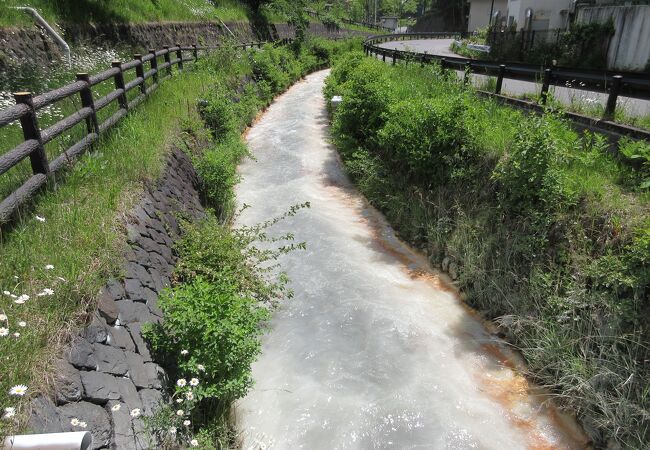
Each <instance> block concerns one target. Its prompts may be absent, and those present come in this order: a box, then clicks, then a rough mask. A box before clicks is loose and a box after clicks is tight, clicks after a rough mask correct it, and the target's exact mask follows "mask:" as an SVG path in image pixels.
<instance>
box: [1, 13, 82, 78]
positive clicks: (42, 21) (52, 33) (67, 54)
mask: <svg viewBox="0 0 650 450" xmlns="http://www.w3.org/2000/svg"><path fill="white" fill-rule="evenodd" d="M12 8H13V9H19V10H21V11H27V12H28V13H30V14H31V15H32V16H34V19H36V21H37V22H38V23H39V25H41V26H42V27H43V28H45V30H46V31H47V32H48V33H49V34H50V36H52V38H53V39H54V40H55V41H56V42H57V43H58V44H59V45H60V46H61V47H63V52H64V53H65V57H66V60H67V61H68V67H70V66H71V65H72V59H71V58H70V46H69V45H68V43H67V42H66V41H65V40H64V39H63V38H62V37H61V36H60V35H59V33H57V32H56V30H55V29H54V28H52V27H51V26H50V24H49V23H47V22H46V21H45V19H43V18H42V17H41V15H40V14H39V13H38V11H36V10H35V9H34V8H30V7H29V6H12Z"/></svg>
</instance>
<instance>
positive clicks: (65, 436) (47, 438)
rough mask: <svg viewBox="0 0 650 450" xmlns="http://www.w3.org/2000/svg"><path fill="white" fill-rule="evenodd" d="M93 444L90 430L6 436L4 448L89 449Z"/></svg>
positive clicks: (6, 449) (43, 449)
mask: <svg viewBox="0 0 650 450" xmlns="http://www.w3.org/2000/svg"><path fill="white" fill-rule="evenodd" d="M92 445H93V437H92V435H91V434H90V431H78V432H71V433H48V434H25V435H21V436H9V437H8V438H5V442H4V450H28V449H29V450H89V449H90V448H92Z"/></svg>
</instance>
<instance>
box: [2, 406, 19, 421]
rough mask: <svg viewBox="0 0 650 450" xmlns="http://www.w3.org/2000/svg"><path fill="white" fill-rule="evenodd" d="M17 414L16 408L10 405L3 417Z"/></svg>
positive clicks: (7, 417)
mask: <svg viewBox="0 0 650 450" xmlns="http://www.w3.org/2000/svg"><path fill="white" fill-rule="evenodd" d="M15 415H16V408H14V407H12V406H9V407H7V408H5V413H4V415H3V416H2V418H3V419H11V418H12V417H13V416H15Z"/></svg>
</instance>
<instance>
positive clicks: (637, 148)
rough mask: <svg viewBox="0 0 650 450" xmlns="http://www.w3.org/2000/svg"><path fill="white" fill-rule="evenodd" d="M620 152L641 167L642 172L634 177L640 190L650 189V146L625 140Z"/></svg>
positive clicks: (621, 144) (622, 142)
mask: <svg viewBox="0 0 650 450" xmlns="http://www.w3.org/2000/svg"><path fill="white" fill-rule="evenodd" d="M619 151H620V152H621V153H622V154H623V156H625V157H626V158H628V159H629V160H630V161H632V162H635V163H637V164H638V165H639V166H640V169H641V172H640V173H639V174H636V176H635V177H634V178H635V179H636V180H637V182H638V185H639V188H640V189H648V188H650V144H649V143H647V142H645V141H634V140H632V139H628V138H624V139H622V140H621V142H620V143H619Z"/></svg>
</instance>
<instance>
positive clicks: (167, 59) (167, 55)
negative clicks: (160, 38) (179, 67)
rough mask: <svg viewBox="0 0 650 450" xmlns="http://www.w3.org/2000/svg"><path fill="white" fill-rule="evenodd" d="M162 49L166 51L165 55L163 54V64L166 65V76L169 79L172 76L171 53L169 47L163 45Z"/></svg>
mask: <svg viewBox="0 0 650 450" xmlns="http://www.w3.org/2000/svg"><path fill="white" fill-rule="evenodd" d="M163 48H164V49H165V50H167V53H165V63H166V64H167V75H169V76H170V77H171V76H172V55H171V52H170V51H169V45H165V46H164V47H163Z"/></svg>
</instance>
